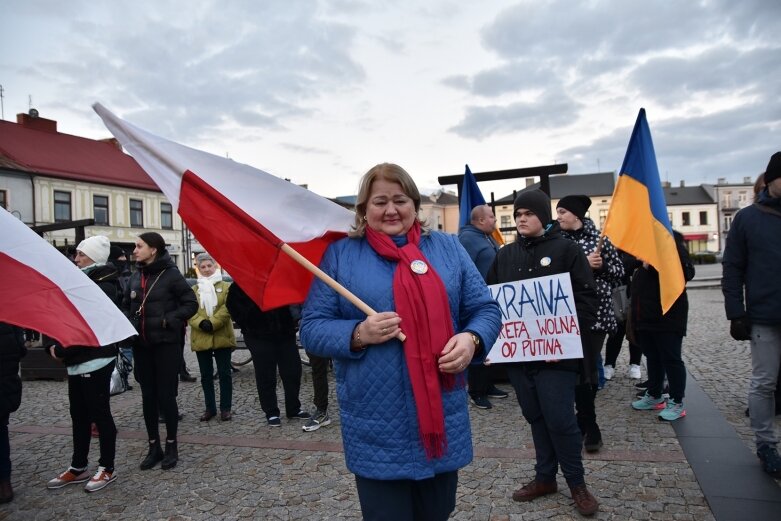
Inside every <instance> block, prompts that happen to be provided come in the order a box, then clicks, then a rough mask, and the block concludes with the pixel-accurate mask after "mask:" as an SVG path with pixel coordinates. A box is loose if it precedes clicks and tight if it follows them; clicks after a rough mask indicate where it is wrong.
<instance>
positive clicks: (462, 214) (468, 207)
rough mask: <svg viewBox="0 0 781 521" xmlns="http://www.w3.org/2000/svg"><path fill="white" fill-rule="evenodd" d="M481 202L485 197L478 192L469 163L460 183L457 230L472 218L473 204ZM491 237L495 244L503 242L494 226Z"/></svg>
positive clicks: (480, 203) (476, 204) (478, 204)
mask: <svg viewBox="0 0 781 521" xmlns="http://www.w3.org/2000/svg"><path fill="white" fill-rule="evenodd" d="M482 204H485V198H484V197H483V194H482V192H480V188H479V187H478V186H477V180H476V179H475V176H474V174H472V171H471V170H470V169H469V165H465V170H464V182H463V183H462V185H461V201H460V202H459V206H458V229H459V230H460V229H461V228H463V227H464V226H465V225H467V224H469V223H470V221H471V220H472V209H473V208H474V207H475V206H480V205H482ZM491 237H493V239H494V240H495V241H496V242H497V244H500V245H501V244H504V238H503V237H502V234H501V232H499V230H498V229H496V228H494V231H493V233H492V234H491Z"/></svg>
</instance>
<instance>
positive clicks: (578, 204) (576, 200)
mask: <svg viewBox="0 0 781 521" xmlns="http://www.w3.org/2000/svg"><path fill="white" fill-rule="evenodd" d="M590 206H591V198H590V197H589V196H587V195H568V196H566V197H562V198H561V201H559V204H557V205H556V208H564V209H565V210H569V211H570V212H572V213H574V214H575V215H576V216H577V218H578V219H581V220H583V218H584V217H585V216H586V212H587V211H588V209H589V207H590Z"/></svg>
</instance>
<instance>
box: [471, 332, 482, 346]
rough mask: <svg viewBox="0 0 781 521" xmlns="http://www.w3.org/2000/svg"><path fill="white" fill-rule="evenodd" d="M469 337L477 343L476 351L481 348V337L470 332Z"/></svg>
mask: <svg viewBox="0 0 781 521" xmlns="http://www.w3.org/2000/svg"><path fill="white" fill-rule="evenodd" d="M469 336H471V337H472V342H474V343H475V349H477V348H478V347H480V337H479V336H477V335H475V334H474V333H472V332H471V331H469Z"/></svg>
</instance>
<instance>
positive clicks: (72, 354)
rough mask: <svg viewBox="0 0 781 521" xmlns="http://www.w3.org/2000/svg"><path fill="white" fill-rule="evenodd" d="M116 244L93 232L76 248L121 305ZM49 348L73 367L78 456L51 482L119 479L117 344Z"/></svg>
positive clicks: (97, 484)
mask: <svg viewBox="0 0 781 521" xmlns="http://www.w3.org/2000/svg"><path fill="white" fill-rule="evenodd" d="M110 247H111V244H110V243H109V240H108V238H106V237H104V236H103V235H96V236H94V237H88V238H87V239H84V240H83V241H81V243H79V245H78V246H77V247H76V257H75V262H76V266H78V267H79V268H81V270H82V271H83V272H84V273H85V274H86V275H87V276H88V277H89V278H90V280H92V281H93V282H94V283H95V284H97V285H98V287H100V289H102V290H103V292H104V293H105V294H106V296H108V298H109V299H110V300H111V301H112V302H113V303H114V304H115V305H117V306H118V305H119V303H120V301H121V295H122V290H121V286H120V283H119V272H118V271H117V268H116V267H114V265H113V264H110V263H109V262H108V257H109V249H110ZM49 353H50V354H51V355H52V356H53V357H54V358H57V359H58V360H61V361H62V362H63V363H64V364H65V366H66V367H67V369H68V402H69V405H70V415H71V421H72V422H73V426H72V431H73V455H72V457H71V463H70V466H69V467H68V469H67V470H65V472H63V473H61V474H60V475H58V476H57V477H55V478H53V479H52V480H50V481H49V482H48V484H47V485H46V487H47V488H49V489H58V488H62V487H65V486H67V485H72V484H75V483H84V482H85V481H86V482H87V484H86V485H85V487H84V490H86V491H87V492H96V491H98V490H101V489H103V488H105V487H106V486H108V485H109V484H110V483H112V482H114V481H115V480H116V479H117V474H116V472H115V471H114V455H115V452H116V445H117V428H116V426H115V425H114V418H113V416H112V415H111V402H110V398H111V396H110V393H109V386H110V380H111V372H112V371H113V370H114V365H115V361H116V355H117V346H116V344H111V345H107V346H102V347H97V348H96V347H88V346H69V347H63V346H62V345H60V344H59V343H55V344H54V345H51V346H49ZM93 423H94V424H95V425H96V426H97V430H98V439H99V441H100V459H99V460H98V469H97V471H96V472H95V474H94V475H92V476H91V475H90V472H89V470H88V463H89V461H88V457H89V447H90V441H91V430H92V424H93Z"/></svg>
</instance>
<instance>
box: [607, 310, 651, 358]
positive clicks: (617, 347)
mask: <svg viewBox="0 0 781 521" xmlns="http://www.w3.org/2000/svg"><path fill="white" fill-rule="evenodd" d="M625 336H626V321H624V322H619V323H618V329H617V330H616V332H615V333H611V334H610V335H608V337H607V343H606V344H605V365H609V366H611V367H615V366H616V360H618V355H619V353H621V346H622V345H623V344H624V337H625ZM642 357H643V351H642V350H641V349H640V346H637V345H635V344H634V343H633V342H629V364H630V365H640V359H641V358H642Z"/></svg>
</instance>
